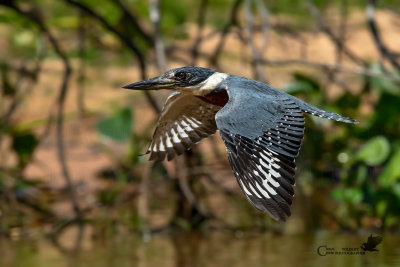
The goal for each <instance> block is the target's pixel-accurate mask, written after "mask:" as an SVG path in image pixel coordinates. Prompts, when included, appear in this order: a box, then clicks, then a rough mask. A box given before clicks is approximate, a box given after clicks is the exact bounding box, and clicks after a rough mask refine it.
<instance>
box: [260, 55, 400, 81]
mask: <svg viewBox="0 0 400 267" xmlns="http://www.w3.org/2000/svg"><path fill="white" fill-rule="evenodd" d="M261 63H262V64H265V65H267V66H295V65H300V66H306V67H312V68H318V69H323V70H324V71H335V72H348V73H354V74H357V75H361V76H368V77H377V78H382V79H386V80H390V81H394V82H400V78H398V77H396V76H393V75H390V74H388V73H381V72H376V71H372V70H369V69H366V68H362V67H347V66H343V65H336V64H326V63H319V62H312V61H304V60H296V59H292V60H290V59H289V60H262V61H261Z"/></svg>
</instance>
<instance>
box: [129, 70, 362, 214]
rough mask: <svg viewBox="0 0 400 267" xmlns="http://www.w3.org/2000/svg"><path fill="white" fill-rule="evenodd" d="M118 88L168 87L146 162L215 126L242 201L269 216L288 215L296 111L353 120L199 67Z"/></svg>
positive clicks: (299, 132)
mask: <svg viewBox="0 0 400 267" xmlns="http://www.w3.org/2000/svg"><path fill="white" fill-rule="evenodd" d="M123 88H126V89H133V90H160V89H167V90H172V91H174V92H172V93H171V94H170V95H169V97H168V98H167V100H166V102H165V105H164V107H163V110H162V112H161V115H160V118H159V120H158V124H157V127H156V130H155V132H154V135H153V138H152V140H151V143H150V145H149V148H148V150H147V152H146V154H150V158H149V160H159V161H162V160H164V159H165V157H167V159H168V160H171V159H172V158H174V157H175V156H176V155H180V154H182V153H183V152H184V151H185V150H187V149H190V148H191V147H192V146H193V145H194V144H196V143H198V142H199V141H200V140H201V139H203V138H206V137H207V136H209V135H211V134H214V133H215V132H216V130H219V132H220V135H221V137H222V140H223V141H224V143H225V146H226V151H227V154H228V159H229V163H230V165H231V167H232V170H233V173H234V175H235V177H236V179H237V182H238V184H239V186H240V188H241V189H242V191H243V193H244V194H245V196H246V198H247V200H248V201H249V202H250V203H251V204H252V205H253V206H254V207H255V208H257V209H258V210H260V211H263V212H267V213H268V214H269V215H270V216H271V217H272V218H274V219H275V220H282V221H285V220H286V217H288V216H290V214H291V213H290V205H291V204H292V198H293V195H294V185H295V180H294V175H295V168H296V165H295V158H296V156H297V155H298V153H299V149H300V145H301V141H302V139H303V133H304V117H303V113H304V112H305V113H309V114H312V115H315V116H318V117H322V118H327V119H332V120H336V121H341V122H346V123H356V121H355V120H353V119H351V118H347V117H342V116H340V115H338V114H335V113H332V112H327V111H324V110H321V109H318V108H316V107H314V106H312V105H310V104H307V103H306V102H304V101H302V100H300V99H298V98H296V97H294V96H292V95H289V94H287V93H285V92H283V91H280V90H278V89H275V88H273V87H271V86H269V85H267V84H265V83H262V82H258V81H255V80H252V79H248V78H244V77H240V76H235V75H230V74H226V73H221V72H217V71H215V70H212V69H207V68H201V67H181V68H176V69H171V70H169V71H167V72H166V73H164V74H162V75H161V76H158V77H154V78H151V79H148V80H144V81H139V82H136V83H132V84H129V85H126V86H124V87H123Z"/></svg>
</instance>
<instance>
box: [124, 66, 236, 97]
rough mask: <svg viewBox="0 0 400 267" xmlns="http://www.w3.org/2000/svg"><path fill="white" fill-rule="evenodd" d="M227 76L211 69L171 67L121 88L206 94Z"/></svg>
mask: <svg viewBox="0 0 400 267" xmlns="http://www.w3.org/2000/svg"><path fill="white" fill-rule="evenodd" d="M227 77H228V74H224V73H219V72H216V71H215V70H212V69H207V68H201V67H182V68H176V69H171V70H169V71H167V72H166V73H164V74H162V75H160V76H157V77H154V78H151V79H148V80H144V81H140V82H135V83H131V84H128V85H125V86H123V88H125V89H132V90H160V89H167V90H173V91H179V92H183V93H189V94H193V95H206V94H207V93H209V92H211V91H212V90H215V89H217V88H218V87H219V86H220V85H221V84H222V83H223V81H224V80H225V79H226V78H227Z"/></svg>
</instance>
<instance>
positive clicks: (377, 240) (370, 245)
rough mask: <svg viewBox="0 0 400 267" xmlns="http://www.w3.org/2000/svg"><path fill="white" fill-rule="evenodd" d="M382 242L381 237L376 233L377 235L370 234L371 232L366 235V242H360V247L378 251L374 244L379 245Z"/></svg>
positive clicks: (365, 249)
mask: <svg viewBox="0 0 400 267" xmlns="http://www.w3.org/2000/svg"><path fill="white" fill-rule="evenodd" d="M381 242H382V237H381V236H379V235H377V236H372V234H371V235H370V236H369V237H368V240H367V242H366V243H362V245H361V247H360V248H361V249H362V250H364V251H379V250H378V249H376V246H377V245H379V244H380V243H381Z"/></svg>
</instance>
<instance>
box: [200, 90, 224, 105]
mask: <svg viewBox="0 0 400 267" xmlns="http://www.w3.org/2000/svg"><path fill="white" fill-rule="evenodd" d="M197 97H198V98H200V99H201V100H203V101H205V102H207V103H210V104H213V105H217V106H220V107H223V106H225V105H226V103H228V100H229V96H228V92H227V91H226V90H219V91H211V92H210V93H208V94H206V95H203V96H197Z"/></svg>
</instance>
